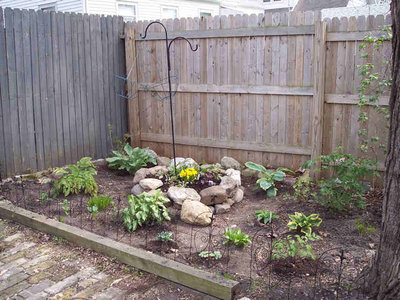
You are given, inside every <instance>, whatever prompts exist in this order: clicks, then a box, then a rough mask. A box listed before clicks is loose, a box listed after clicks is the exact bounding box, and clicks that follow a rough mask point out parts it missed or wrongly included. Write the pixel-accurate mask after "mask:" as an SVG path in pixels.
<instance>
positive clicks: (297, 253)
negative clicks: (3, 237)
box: [271, 233, 320, 260]
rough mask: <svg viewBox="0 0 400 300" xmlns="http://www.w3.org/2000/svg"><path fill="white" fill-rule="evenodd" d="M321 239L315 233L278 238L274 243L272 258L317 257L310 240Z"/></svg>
mask: <svg viewBox="0 0 400 300" xmlns="http://www.w3.org/2000/svg"><path fill="white" fill-rule="evenodd" d="M318 239H320V237H319V236H318V235H316V234H315V233H313V234H310V235H302V236H300V235H298V234H296V235H295V236H294V237H293V236H291V235H288V236H287V237H286V238H283V239H277V240H276V241H274V242H273V243H272V253H271V259H274V260H278V259H286V258H288V257H292V258H296V257H310V258H312V259H315V255H314V254H313V248H312V246H311V245H309V242H310V241H316V240H318Z"/></svg>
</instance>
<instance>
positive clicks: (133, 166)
mask: <svg viewBox="0 0 400 300" xmlns="http://www.w3.org/2000/svg"><path fill="white" fill-rule="evenodd" d="M112 153H113V154H114V155H115V156H114V157H109V158H106V161H107V162H108V163H109V166H110V168H113V169H118V170H126V171H128V172H129V173H130V174H134V173H135V172H136V171H137V170H139V169H140V168H143V167H145V166H146V165H147V164H148V163H152V164H154V165H156V164H157V160H156V158H155V157H153V156H151V155H150V153H149V152H148V151H147V149H141V148H138V147H136V148H132V147H131V146H130V145H129V144H125V146H124V150H123V151H112Z"/></svg>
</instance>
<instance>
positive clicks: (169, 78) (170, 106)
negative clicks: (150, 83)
mask: <svg viewBox="0 0 400 300" xmlns="http://www.w3.org/2000/svg"><path fill="white" fill-rule="evenodd" d="M152 24H159V25H161V26H162V28H164V31H165V48H166V50H167V66H168V92H169V108H170V114H171V133H172V152H173V155H174V175H175V176H176V153H175V130H174V114H173V108H172V86H171V59H170V48H171V45H172V43H173V42H174V41H177V40H185V41H186V42H187V43H188V44H189V46H190V50H192V51H193V52H195V51H197V49H198V48H199V45H196V47H195V48H193V47H192V44H191V43H190V41H189V40H188V39H187V38H184V37H182V36H178V37H175V38H173V39H172V40H170V41H169V40H168V31H167V28H166V27H165V26H164V24H163V23H161V22H159V21H154V22H151V23H150V24H149V25H147V26H146V29H145V30H144V36H142V34H140V37H141V38H142V39H143V40H144V39H145V38H146V36H147V30H148V29H149V27H150V26H151V25H152Z"/></svg>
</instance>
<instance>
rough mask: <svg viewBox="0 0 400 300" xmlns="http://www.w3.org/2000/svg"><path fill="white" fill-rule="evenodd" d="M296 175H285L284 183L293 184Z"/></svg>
mask: <svg viewBox="0 0 400 300" xmlns="http://www.w3.org/2000/svg"><path fill="white" fill-rule="evenodd" d="M296 180H297V179H296V178H295V177H285V178H284V179H283V181H282V183H283V184H284V185H288V186H293V185H294V184H295V183H296Z"/></svg>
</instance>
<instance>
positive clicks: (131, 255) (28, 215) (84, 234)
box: [0, 200, 239, 299]
mask: <svg viewBox="0 0 400 300" xmlns="http://www.w3.org/2000/svg"><path fill="white" fill-rule="evenodd" d="M0 217H2V218H4V219H9V220H12V221H15V222H17V223H20V224H22V225H25V226H28V227H31V228H34V229H37V230H39V231H42V232H46V233H49V234H53V235H55V236H58V237H62V238H64V239H66V240H68V241H70V242H73V243H75V244H77V245H80V246H82V247H86V248H90V249H93V250H95V251H97V252H100V253H102V254H105V255H107V256H110V257H114V258H116V259H117V260H118V261H120V262H122V263H125V264H128V265H131V266H133V267H135V268H138V269H140V270H143V271H146V272H149V273H152V274H155V275H157V276H160V277H163V278H165V279H168V280H171V281H173V282H176V283H179V284H181V285H184V286H187V287H190V288H192V289H195V290H198V291H200V292H203V293H206V294H208V295H211V296H214V297H217V298H220V299H232V297H233V294H234V292H235V290H236V288H237V287H238V286H239V282H237V281H234V280H230V279H227V278H224V277H221V276H218V275H217V274H211V273H209V272H206V271H203V270H199V269H196V268H193V267H190V266H187V265H184V264H181V263H179V262H176V261H173V260H170V259H167V258H164V257H161V256H159V255H156V254H154V253H151V252H149V251H145V250H143V249H139V248H135V247H132V246H129V245H126V244H123V243H120V242H117V241H115V240H112V239H110V238H106V237H102V236H99V235H97V234H94V233H92V232H88V231H85V230H82V229H80V228H77V227H74V226H70V225H68V224H64V223H60V222H58V221H55V220H53V219H49V218H47V217H45V216H43V215H40V214H37V213H34V212H31V211H28V210H25V209H23V208H20V207H17V206H15V205H13V204H12V203H11V202H10V201H8V200H3V201H0Z"/></svg>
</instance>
